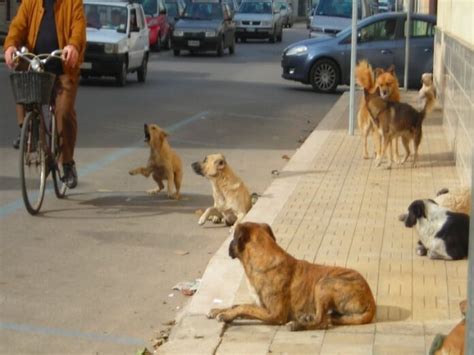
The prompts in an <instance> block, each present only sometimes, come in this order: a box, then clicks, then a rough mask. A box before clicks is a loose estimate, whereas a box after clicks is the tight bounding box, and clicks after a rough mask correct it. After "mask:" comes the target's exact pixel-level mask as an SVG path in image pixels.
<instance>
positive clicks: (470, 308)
mask: <svg viewBox="0 0 474 355" xmlns="http://www.w3.org/2000/svg"><path fill="white" fill-rule="evenodd" d="M471 154H472V170H471V206H473V207H474V148H473V149H472V151H471ZM468 263H469V267H468V270H467V272H468V274H467V314H466V322H467V325H466V334H465V335H464V336H465V342H464V348H465V351H464V354H474V211H471V225H470V226H469V260H468Z"/></svg>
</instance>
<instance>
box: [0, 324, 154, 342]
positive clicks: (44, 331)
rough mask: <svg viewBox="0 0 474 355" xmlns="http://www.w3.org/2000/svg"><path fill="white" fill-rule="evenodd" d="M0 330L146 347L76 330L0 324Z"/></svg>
mask: <svg viewBox="0 0 474 355" xmlns="http://www.w3.org/2000/svg"><path fill="white" fill-rule="evenodd" d="M0 329H3V330H14V331H17V332H20V333H27V334H39V335H50V336H61V337H68V338H78V339H86V340H93V341H100V342H107V343H114V344H120V345H134V346H146V342H145V341H143V340H142V339H136V338H131V337H126V336H116V335H106V334H95V333H83V332H80V331H77V330H67V329H58V328H49V327H39V326H36V325H28V324H16V323H7V322H0Z"/></svg>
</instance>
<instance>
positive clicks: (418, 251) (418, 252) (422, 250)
mask: <svg viewBox="0 0 474 355" xmlns="http://www.w3.org/2000/svg"><path fill="white" fill-rule="evenodd" d="M427 253H428V251H427V250H426V248H425V247H423V246H421V245H419V246H417V247H416V255H418V256H425V255H426V254H427Z"/></svg>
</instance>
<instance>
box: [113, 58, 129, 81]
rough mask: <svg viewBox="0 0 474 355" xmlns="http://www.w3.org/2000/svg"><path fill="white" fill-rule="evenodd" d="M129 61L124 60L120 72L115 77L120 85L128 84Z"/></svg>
mask: <svg viewBox="0 0 474 355" xmlns="http://www.w3.org/2000/svg"><path fill="white" fill-rule="evenodd" d="M127 74H128V70H127V62H125V61H124V62H122V66H121V68H120V72H119V73H118V74H117V76H116V77H115V80H116V81H117V85H118V86H125V85H126V84H127Z"/></svg>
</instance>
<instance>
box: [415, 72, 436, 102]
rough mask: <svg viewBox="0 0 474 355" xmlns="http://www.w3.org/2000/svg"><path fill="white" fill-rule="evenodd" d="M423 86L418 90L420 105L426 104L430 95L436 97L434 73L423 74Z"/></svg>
mask: <svg viewBox="0 0 474 355" xmlns="http://www.w3.org/2000/svg"><path fill="white" fill-rule="evenodd" d="M421 83H422V87H421V89H420V91H418V100H419V101H420V107H423V106H425V104H426V100H427V99H429V98H430V97H434V98H436V87H435V85H434V82H433V74H431V73H424V74H422V75H421Z"/></svg>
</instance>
